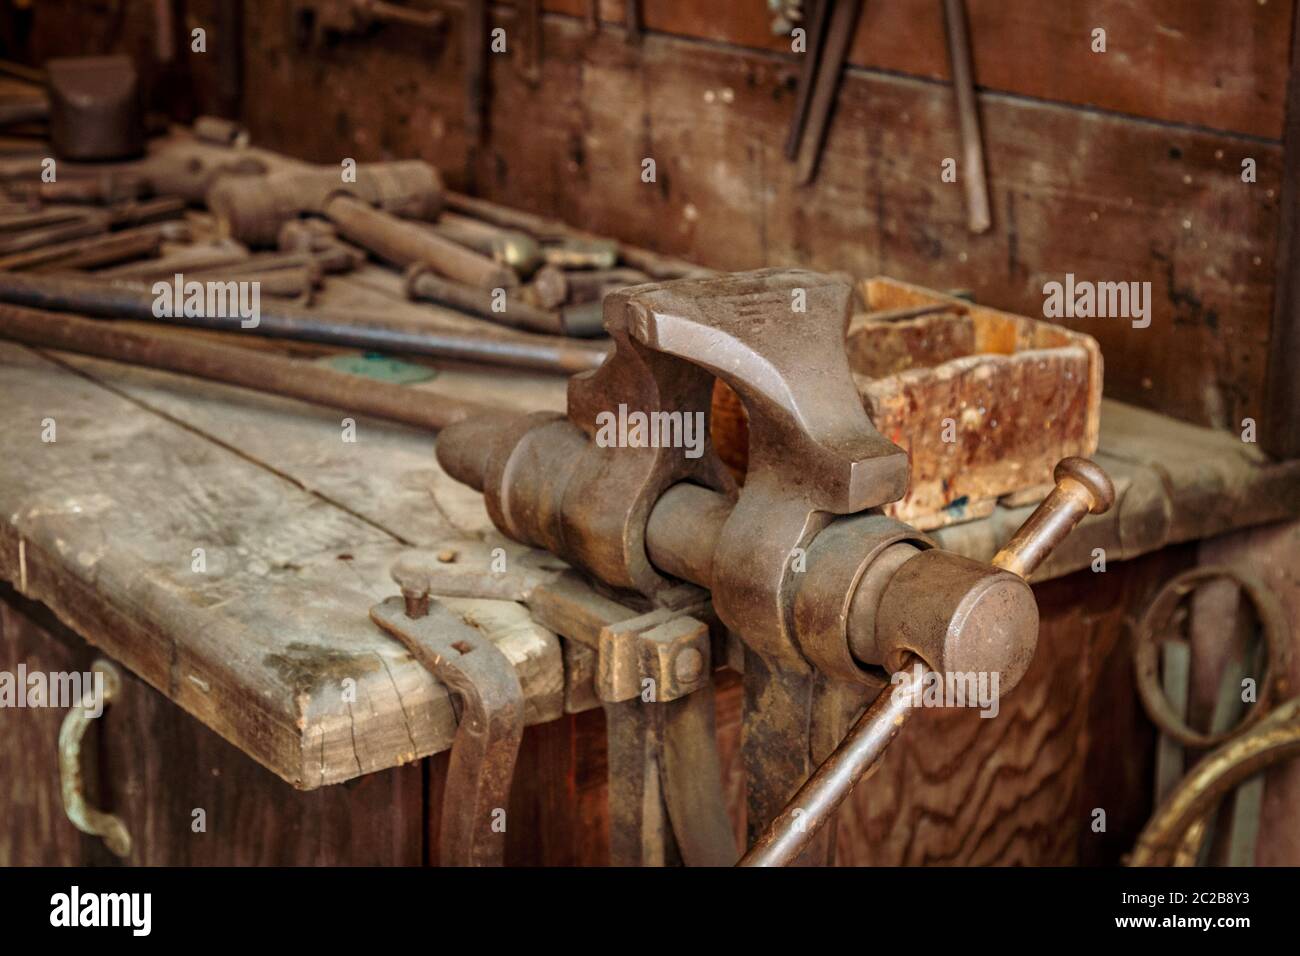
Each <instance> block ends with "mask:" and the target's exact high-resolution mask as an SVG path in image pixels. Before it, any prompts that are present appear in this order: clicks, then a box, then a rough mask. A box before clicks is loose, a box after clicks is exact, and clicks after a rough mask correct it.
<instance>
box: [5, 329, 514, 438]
mask: <svg viewBox="0 0 1300 956" xmlns="http://www.w3.org/2000/svg"><path fill="white" fill-rule="evenodd" d="M0 338H3V339H9V340H10V341H13V342H21V343H23V344H24V345H33V346H36V347H38V348H52V349H61V350H63V351H67V352H78V353H80V354H82V355H94V356H98V357H99V358H106V359H113V360H115V361H118V362H128V363H130V364H132V365H144V366H147V367H149V368H158V369H163V370H165V371H168V372H180V373H181V374H183V375H193V376H195V377H196V378H204V379H208V380H209V381H214V382H223V383H225V384H227V385H239V386H242V387H243V388H251V389H255V390H257V391H261V392H269V393H271V394H274V395H284V396H286V397H288V398H296V399H300V400H302V401H305V402H311V403H313V404H316V405H324V406H326V407H328V408H337V409H340V410H341V411H345V412H350V413H352V414H354V415H370V416H373V417H375V418H382V419H384V420H385V421H391V422H400V423H402V424H404V425H414V426H415V427H417V428H426V429H429V430H430V431H438V430H439V429H441V428H444V427H446V426H447V425H450V424H452V423H453V422H458V421H461V420H462V419H465V418H469V417H471V416H474V415H481V414H484V413H487V412H491V411H493V409H490V408H488V407H487V406H484V405H478V404H475V403H473V402H466V401H463V400H459V399H454V398H445V397H443V396H438V395H433V394H430V393H429V392H422V391H419V390H418V389H412V388H406V387H404V386H401V385H393V384H391V383H388V382H379V381H375V380H373V379H368V378H362V377H361V376H359V375H349V374H348V373H346V372H338V371H335V370H334V369H331V368H325V367H323V366H320V365H317V364H315V363H312V362H303V361H299V360H296V359H291V358H284V357H283V356H279V355H271V354H268V353H265V352H258V351H255V350H253V349H244V348H239V347H237V346H230V345H217V344H215V343H211V342H196V341H193V340H190V339H187V338H183V337H181V336H177V335H166V334H161V335H160V334H158V333H153V332H144V331H139V330H136V329H123V328H121V327H119V326H112V325H108V324H106V323H103V322H96V321H94V320H92V319H84V318H78V317H75V316H70V315H59V314H57V313H54V312H43V311H40V310H38V309H27V308H22V307H21V306H15V305H0Z"/></svg>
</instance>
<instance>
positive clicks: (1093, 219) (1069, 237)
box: [249, 4, 1282, 430]
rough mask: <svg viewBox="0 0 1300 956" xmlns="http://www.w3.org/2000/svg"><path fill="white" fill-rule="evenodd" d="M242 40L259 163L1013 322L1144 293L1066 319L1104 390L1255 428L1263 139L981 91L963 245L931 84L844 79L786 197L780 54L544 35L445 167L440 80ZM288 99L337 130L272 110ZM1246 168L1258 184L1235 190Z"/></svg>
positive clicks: (1270, 196)
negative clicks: (401, 172)
mask: <svg viewBox="0 0 1300 956" xmlns="http://www.w3.org/2000/svg"><path fill="white" fill-rule="evenodd" d="M1273 6H1274V5H1272V4H1270V7H1273ZM935 7H936V9H937V5H935ZM1044 15H1046V14H1044ZM259 42H260V43H261V44H262V49H263V50H264V52H265V54H266V55H265V56H262V57H258V58H257V59H256V60H255V61H253V62H250V71H251V73H250V77H249V79H250V83H252V84H254V85H256V86H257V88H258V89H259V90H260V91H261V92H262V95H261V96H259V97H258V99H257V100H256V101H254V102H252V103H250V116H249V123H250V126H251V128H252V129H253V130H254V132H255V134H256V136H257V138H258V139H259V141H261V142H265V143H267V144H268V145H271V146H278V147H281V148H284V149H286V150H291V151H293V152H294V153H296V154H301V155H304V156H308V157H310V158H312V159H314V160H319V161H327V162H338V160H339V158H340V157H341V156H343V155H354V156H356V157H357V158H358V159H362V160H364V159H377V158H380V157H381V156H382V155H417V156H423V157H426V158H428V159H429V160H431V161H433V162H435V163H437V164H439V165H440V166H442V167H443V168H444V170H445V171H446V172H447V174H448V178H449V179H450V180H451V181H452V182H453V184H455V185H459V186H462V187H463V186H469V185H473V186H476V187H477V188H478V191H479V192H481V193H482V194H483V195H485V196H487V197H488V198H492V199H496V200H499V201H501V202H505V203H508V204H510V205H512V206H517V207H519V208H521V209H527V210H530V211H534V212H538V213H544V214H547V215H553V216H559V217H561V218H564V219H566V220H568V221H570V222H572V223H574V224H576V225H580V226H582V227H584V228H587V229H591V230H593V231H596V232H600V233H605V234H608V235H612V236H616V237H618V238H619V239H621V240H624V241H627V242H631V243H635V244H638V245H642V246H646V247H648V248H651V249H655V250H657V251H661V252H668V253H672V254H675V255H681V256H684V257H687V258H689V259H692V260H694V261H697V262H699V263H700V264H702V265H707V266H712V267H717V268H722V269H750V268H756V267H759V266H763V265H772V264H789V263H791V262H797V263H799V264H801V265H804V266H809V267H812V268H818V269H824V270H843V271H846V272H848V273H850V274H852V275H855V276H869V275H876V274H883V275H891V276H895V277H898V278H902V279H905V280H907V281H911V282H916V283H919V284H921V285H926V286H930V287H932V288H940V289H946V288H953V287H966V288H969V289H972V290H973V291H974V294H975V297H976V299H977V300H978V301H979V302H981V303H986V304H989V305H992V306H996V307H998V308H1003V309H1007V310H1009V311H1012V312H1016V313H1019V314H1024V315H1031V316H1041V315H1042V314H1043V308H1044V294H1043V286H1044V284H1045V283H1047V282H1049V281H1061V280H1063V279H1064V276H1065V275H1066V274H1067V273H1072V274H1074V275H1075V276H1077V277H1078V278H1080V279H1086V280H1090V281H1131V282H1150V283H1151V299H1152V301H1151V325H1150V326H1149V327H1147V328H1140V329H1135V328H1133V327H1132V326H1131V323H1130V322H1129V321H1126V320H1124V319H1110V318H1107V319H1070V320H1066V322H1065V324H1068V325H1069V326H1070V327H1071V328H1073V329H1076V330H1078V331H1082V332H1087V333H1088V334H1090V335H1092V336H1094V337H1095V338H1096V339H1097V340H1098V342H1099V343H1100V344H1101V348H1102V351H1103V353H1104V354H1105V360H1106V391H1107V394H1109V395H1110V396H1111V397H1114V398H1119V399H1121V400H1124V401H1128V402H1132V403H1135V404H1140V405H1143V406H1144V407H1148V408H1154V409H1157V410H1160V411H1163V412H1165V413H1167V414H1171V415H1175V416H1177V417H1180V418H1184V419H1186V420H1189V421H1193V422H1197V423H1201V424H1211V425H1214V426H1216V427H1220V428H1225V429H1226V428H1229V427H1235V428H1236V429H1238V430H1239V428H1240V425H1239V423H1240V421H1241V420H1242V419H1243V418H1246V417H1253V418H1256V420H1259V418H1260V417H1261V414H1262V401H1263V394H1264V369H1265V364H1266V361H1267V356H1268V349H1269V346H1268V329H1269V320H1270V315H1271V313H1272V298H1273V275H1274V262H1273V256H1274V243H1275V240H1276V228H1277V215H1278V203H1279V197H1280V195H1281V176H1282V163H1281V150H1280V148H1279V147H1278V146H1277V145H1276V144H1274V143H1271V142H1262V141H1258V140H1252V139H1243V138H1240V137H1233V136H1228V135H1224V134H1216V133H1211V132H1206V131H1202V130H1198V129H1191V128H1186V127H1172V126H1167V125H1162V124H1158V123H1150V122H1140V121H1135V120H1131V119H1125V118H1122V117H1119V116H1115V115H1111V114H1103V113H1097V112H1087V111H1081V110H1077V109H1070V108H1064V107H1060V106H1056V105H1052V104H1049V103H1043V102H1035V101H1029V100H1025V99H1022V98H1018V97H1014V96H1004V95H995V94H986V95H984V96H983V97H982V102H981V109H982V115H983V121H984V138H985V144H986V149H987V154H988V165H989V176H990V181H991V184H992V200H993V206H994V220H995V222H994V228H993V230H992V231H991V232H989V233H988V234H985V235H983V236H978V237H972V236H971V235H970V234H969V233H968V232H967V229H966V223H965V209H964V204H963V201H962V192H961V186H960V184H958V183H944V182H942V181H941V180H940V166H941V163H942V161H943V159H944V158H945V157H950V156H958V155H960V154H959V151H958V142H957V133H956V127H955V124H954V122H953V116H952V102H951V95H950V92H949V91H948V90H947V89H945V88H944V87H942V86H938V85H935V84H933V83H929V82H923V81H919V80H914V79H909V78H906V77H900V76H895V75H881V74H876V73H870V74H868V73H862V72H860V71H849V73H848V74H847V75H846V77H845V82H844V84H843V88H842V89H841V92H840V98H839V105H838V107H837V110H836V114H835V119H834V123H833V125H832V128H831V130H830V135H829V137H828V140H827V150H826V154H825V155H824V156H823V159H822V163H821V172H820V174H819V177H818V179H817V181H816V182H815V183H814V184H813V185H812V186H811V187H807V188H800V187H797V186H796V185H795V183H794V174H793V169H792V168H791V166H790V165H789V164H788V163H786V162H785V160H784V159H783V158H782V156H781V154H780V149H781V143H782V140H783V138H784V135H785V130H786V126H787V123H788V120H789V116H788V113H789V109H790V102H791V100H792V96H793V82H794V78H795V73H796V66H797V64H795V63H793V62H791V60H789V59H788V58H785V57H777V56H775V55H772V54H768V53H760V52H745V51H738V50H732V49H725V48H717V47H711V46H702V45H700V44H698V43H691V42H687V41H685V40H679V39H673V38H669V37H666V36H663V35H654V34H652V35H650V36H648V37H647V38H646V41H645V43H643V44H642V45H641V46H640V47H639V48H638V50H635V51H633V50H629V49H628V48H627V46H626V45H625V44H624V43H622V42H621V38H619V37H617V36H615V35H613V34H608V35H601V36H598V37H596V38H594V39H588V38H587V37H586V36H585V33H584V32H583V30H582V28H581V26H580V25H579V24H577V23H576V22H573V21H569V20H565V19H555V18H553V19H551V20H549V21H548V23H547V35H546V42H547V51H548V55H547V58H546V62H545V67H544V77H543V83H542V85H541V87H540V88H537V89H533V88H531V87H529V86H528V85H527V84H525V83H523V82H522V81H521V80H520V79H519V77H517V76H516V75H515V74H514V71H513V70H512V69H511V67H510V65H509V64H508V63H505V62H494V64H493V66H494V67H495V72H494V73H493V77H492V81H493V84H494V88H495V90H496V97H497V102H498V103H500V104H509V108H508V109H501V110H499V111H498V113H497V114H496V116H495V119H494V123H493V128H492V130H491V137H490V139H489V143H488V145H487V147H486V148H485V149H483V150H482V151H481V155H479V159H478V161H477V163H476V164H473V165H467V162H468V159H469V157H470V156H471V153H470V150H469V144H468V142H467V140H466V138H465V136H464V131H463V129H461V128H460V126H459V125H458V124H459V114H460V112H461V111H462V105H463V100H462V98H461V94H460V91H459V88H458V86H459V76H458V73H457V69H456V64H455V63H454V61H452V60H446V59H444V60H440V61H437V62H435V63H433V64H427V63H425V62H423V61H421V62H420V63H419V65H418V68H417V67H416V65H415V64H413V63H412V62H411V60H410V58H409V57H408V56H405V55H403V54H402V53H401V52H400V51H397V50H394V49H389V48H388V47H385V46H378V47H370V48H366V49H365V50H364V51H363V50H361V49H359V48H357V47H355V46H354V47H347V48H342V47H341V48H340V49H339V51H338V52H337V59H331V60H330V62H329V63H328V64H325V63H324V62H321V61H317V60H314V59H311V58H300V57H294V56H291V55H289V51H290V50H291V49H292V46H291V41H290V39H289V38H288V37H287V35H286V34H285V29H284V25H283V24H280V23H279V21H278V20H277V21H276V22H274V23H268V24H267V30H266V31H265V33H264V34H263V36H262V38H261V40H260V41H259ZM936 42H940V40H939V37H938V36H936ZM495 59H496V60H498V61H504V60H505V59H506V58H505V57H498V58H495ZM308 88H309V89H314V90H317V91H318V98H319V101H320V102H321V103H322V104H326V105H325V106H323V108H324V109H326V110H327V112H330V113H331V114H332V115H335V116H336V118H337V123H320V122H319V121H318V118H317V116H318V114H317V113H316V112H315V111H311V112H307V111H291V110H282V109H280V108H278V107H277V106H276V105H275V104H277V103H280V102H287V101H291V100H292V99H293V97H295V96H296V95H298V93H297V91H299V90H301V89H308ZM394 102H401V103H403V104H404V107H403V110H402V111H401V116H400V117H395V116H394V115H393V111H392V110H391V109H390V108H389V107H390V105H391V104H392V103H394ZM519 117H527V118H528V119H527V122H520V121H519ZM476 155H478V154H476ZM646 158H652V159H654V160H655V162H656V179H655V181H654V182H651V183H644V182H642V181H641V165H642V161H643V160H644V159H646ZM1245 158H1251V159H1254V160H1255V161H1256V163H1257V182H1255V183H1249V184H1248V183H1243V182H1242V181H1241V162H1242V160H1243V159H1245Z"/></svg>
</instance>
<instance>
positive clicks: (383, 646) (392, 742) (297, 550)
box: [0, 344, 563, 788]
mask: <svg viewBox="0 0 1300 956" xmlns="http://www.w3.org/2000/svg"><path fill="white" fill-rule="evenodd" d="M117 368H118V371H119V372H120V373H122V374H130V373H131V372H134V371H137V370H132V369H128V368H126V367H124V366H121V367H117ZM192 386H193V383H192V382H190V381H189V380H187V379H183V378H178V377H175V376H166V381H165V383H161V384H160V383H158V382H157V381H155V382H154V387H155V388H159V389H161V390H164V391H166V390H171V391H173V392H174V393H175V394H178V395H187V394H189V395H190V396H191V400H193V392H192ZM141 388H142V389H143V388H144V386H143V385H142V386H141ZM0 390H3V391H4V393H5V394H6V395H8V396H12V401H11V403H10V407H9V415H7V416H6V418H5V421H4V422H3V423H2V424H0V429H2V430H3V432H2V433H3V435H4V445H5V448H6V452H7V459H6V468H5V472H4V475H3V479H0V512H2V513H3V514H4V515H6V516H7V520H6V521H5V522H4V523H3V524H0V577H4V578H6V579H8V580H10V581H12V582H14V583H15V585H16V587H17V588H18V590H19V591H20V592H21V593H22V594H24V595H26V596H28V597H32V598H35V599H37V600H40V601H43V602H44V603H46V604H48V605H49V606H50V607H51V608H52V609H53V610H54V611H55V612H56V613H57V614H58V615H59V616H60V618H61V619H62V620H64V621H65V622H66V623H67V624H68V625H69V626H71V627H72V628H74V629H75V630H77V631H78V632H79V633H82V634H85V635H86V636H87V638H88V639H90V640H91V641H92V642H94V643H95V644H97V645H98V646H100V647H101V648H103V649H104V650H105V651H106V652H107V653H109V654H110V655H111V656H113V657H114V658H116V659H118V660H120V661H121V662H122V663H123V664H124V665H125V666H126V667H128V668H130V669H131V670H132V671H134V672H135V673H136V674H138V675H139V676H140V677H142V678H143V679H144V680H146V681H147V682H148V683H149V684H151V685H152V686H153V687H155V688H157V689H158V690H160V691H162V692H163V693H164V694H166V695H167V696H168V697H170V698H171V699H172V700H173V701H175V702H176V703H178V704H180V706H181V707H183V708H184V709H185V710H187V711H188V712H189V713H191V714H193V715H194V716H196V717H198V718H199V719H200V720H201V721H203V722H204V723H206V724H207V725H208V726H209V727H211V728H213V729H214V730H215V731H216V732H217V733H218V734H220V735H221V736H223V737H225V738H226V739H228V740H230V741H231V742H232V743H235V744H236V745H237V746H238V747H239V748H240V749H242V750H244V751H245V752H246V753H248V754H249V755H250V756H252V757H254V758H255V759H256V760H258V761H259V762H261V763H262V764H263V765H265V766H267V767H268V768H270V769H272V770H274V771H275V772H276V773H278V774H279V775H280V776H282V777H283V778H284V779H286V780H288V781H289V782H291V783H293V784H294V785H295V786H298V787H302V788H311V787H317V786H321V785H323V784H328V783H335V782H338V781H341V780H346V779H349V778H351V777H354V776H358V775H360V774H363V773H368V772H371V771H374V770H380V769H384V768H386V767H389V766H392V765H394V764H397V763H403V762H407V761H410V760H414V759H416V758H418V757H420V756H423V755H425V754H428V753H435V752H438V751H440V750H443V749H445V748H446V747H447V746H449V745H450V742H451V738H452V734H453V732H454V729H455V715H454V712H453V709H452V706H451V702H450V700H449V698H448V696H447V692H446V690H445V689H444V688H443V687H442V686H441V685H440V684H438V683H437V682H436V681H434V679H433V678H432V676H431V675H429V674H428V673H427V672H426V671H425V670H424V669H423V668H422V667H420V666H419V665H418V664H416V663H415V662H414V661H413V660H411V659H410V657H409V655H407V654H406V652H405V651H404V650H403V649H401V648H400V645H398V644H397V643H396V642H394V641H391V640H390V639H389V638H387V637H386V636H385V635H383V634H382V633H381V632H379V630H378V629H377V628H375V627H374V626H373V625H372V624H371V623H370V621H369V619H368V617H367V614H366V610H367V609H368V608H369V606H370V605H371V604H372V603H374V602H375V601H377V600H379V599H381V598H382V597H384V596H387V595H388V594H390V593H392V591H393V590H394V586H393V585H392V583H391V581H390V580H389V578H388V567H389V565H390V564H391V562H392V561H393V559H394V558H395V557H396V555H397V554H399V553H400V551H401V550H402V548H403V547H404V545H403V544H402V540H401V539H400V538H399V537H398V536H396V535H395V534H393V533H392V532H390V531H388V530H386V529H385V528H384V527H383V526H382V524H381V523H377V522H375V521H370V520H367V519H366V518H365V517H364V515H362V514H359V513H357V512H354V511H352V510H349V509H347V508H344V507H341V506H339V505H338V504H337V503H334V502H332V501H331V500H330V499H329V497H328V488H327V489H326V490H325V491H313V490H312V489H311V488H310V487H309V486H307V485H305V484H303V483H300V482H298V481H295V480H293V479H291V478H289V477H286V476H285V475H284V474H282V473H277V472H276V471H274V470H272V469H270V468H268V467H266V466H265V465H262V464H261V463H257V462H255V461H254V460H252V459H250V458H249V457H248V453H247V451H245V450H243V449H240V448H239V446H238V445H237V444H220V443H217V442H215V441H213V440H212V439H210V438H207V437H204V436H202V435H200V434H199V433H198V432H196V431H195V430H194V429H193V428H192V427H189V426H186V425H181V424H178V423H176V422H174V421H171V420H169V419H167V418H164V417H161V416H160V415H159V414H158V413H156V412H153V411H150V410H147V409H146V408H144V407H143V406H142V405H141V404H140V403H139V402H136V401H132V400H130V399H128V398H127V397H125V396H124V394H122V393H121V392H120V391H119V392H115V391H110V390H108V389H106V388H105V387H103V386H101V385H99V384H97V383H95V382H93V381H92V380H90V379H88V378H86V377H85V376H82V375H78V374H75V373H73V372H71V371H70V370H68V369H67V368H66V367H61V366H60V365H58V364H56V363H53V362H51V361H50V360H48V359H45V358H41V357H38V356H37V355H35V354H34V353H32V352H30V351H28V350H26V349H21V348H18V347H15V346H10V345H7V344H6V345H2V346H0ZM227 392H228V394H227V395H226V396H225V400H226V403H227V404H229V405H232V406H235V407H237V406H238V405H239V404H240V401H241V399H242V400H243V401H245V402H247V401H252V402H258V401H264V399H263V398H261V397H259V396H253V395H251V393H246V392H240V391H239V390H236V389H227ZM248 414H249V419H248V421H249V423H250V424H249V426H248V427H249V429H250V432H251V431H255V430H257V429H259V428H260V429H261V430H264V431H268V432H271V433H275V432H277V428H276V426H275V422H276V418H277V415H278V416H279V417H280V418H281V419H282V420H283V421H284V422H293V421H294V420H295V419H296V418H298V417H302V418H305V419H307V420H309V421H311V422H312V423H313V425H314V428H315V429H317V431H316V432H314V433H315V434H319V435H326V434H327V435H328V436H329V437H328V438H327V439H326V438H322V440H321V443H320V448H321V454H325V449H327V448H332V446H333V444H335V443H338V444H341V442H340V438H339V426H338V422H337V420H334V419H333V418H332V413H328V412H324V411H323V410H318V409H309V408H305V407H302V406H299V407H297V408H288V409H286V408H284V407H283V406H281V407H280V408H279V409H278V410H277V409H276V408H275V407H273V406H267V405H262V406H260V408H259V410H258V411H250V412H249V413H248ZM45 418H53V419H54V421H55V423H56V427H57V432H56V437H57V440H56V441H55V442H53V443H45V442H42V441H41V440H40V435H41V429H42V427H43V425H42V420H43V419H45ZM252 423H256V424H255V425H254V424H252ZM358 429H359V432H360V433H361V434H363V435H364V434H367V433H369V434H371V435H373V436H374V437H375V438H376V439H379V436H381V435H383V434H384V432H383V429H384V426H381V425H379V424H377V423H372V422H368V421H366V420H361V421H359V422H358ZM278 430H279V431H280V440H281V441H284V442H285V444H286V446H287V445H290V444H292V442H291V441H288V440H287V439H286V436H288V435H292V434H293V430H292V427H291V426H289V427H287V428H281V429H278ZM306 434H308V435H310V434H313V431H312V430H311V429H308V430H307V432H306ZM376 445H377V446H382V445H383V440H382V439H380V440H377V441H376ZM298 447H299V450H300V451H301V452H302V453H304V454H306V452H305V451H303V448H304V446H302V445H300V446H298ZM376 451H380V452H382V451H383V448H382V447H377V448H376ZM419 453H420V446H419V445H418V444H417V445H416V446H415V451H414V452H412V453H411V454H413V455H417V456H418V455H419ZM326 457H328V455H326ZM420 457H421V458H422V464H424V465H425V470H426V471H427V462H428V460H429V459H427V458H423V456H420ZM355 464H356V463H355V462H354V466H355ZM363 470H364V469H363ZM369 470H370V471H371V472H374V471H376V469H374V468H371V469H369ZM376 480H377V481H379V482H381V483H382V482H383V481H384V480H385V479H384V478H377V479H376ZM417 487H418V486H417ZM430 520H433V519H430ZM407 524H409V525H410V526H411V527H412V528H415V527H418V526H419V523H418V519H415V518H412V519H411V520H410V521H408V522H407ZM399 527H402V525H399ZM196 547H201V548H203V549H204V551H205V560H206V571H205V572H204V573H195V572H194V571H193V570H192V568H193V564H192V560H193V559H192V551H193V549H194V548H196ZM462 607H463V606H462ZM472 607H473V610H474V612H475V614H476V617H477V618H478V619H479V620H480V623H481V625H482V626H483V628H484V629H485V630H487V631H488V632H489V633H491V634H493V636H494V638H495V639H497V640H498V643H499V645H500V646H501V647H502V649H503V650H504V651H505V652H506V654H507V656H509V657H510V658H511V659H512V660H513V661H514V662H515V663H516V665H517V666H518V667H519V669H520V679H521V681H522V682H523V684H524V687H525V690H526V692H527V693H528V695H529V697H530V703H531V704H532V709H531V710H530V711H529V713H528V717H529V719H530V720H531V721H533V722H537V721H541V720H546V719H551V718H553V717H555V716H558V715H559V713H560V708H561V706H562V693H563V681H562V675H561V673H560V666H559V647H558V643H557V642H556V640H555V638H554V636H553V635H551V634H550V633H549V632H546V631H544V630H543V629H541V628H538V627H537V626H536V625H533V624H532V623H531V621H530V620H529V619H528V617H527V614H526V612H524V611H523V610H522V608H519V607H518V606H516V605H513V604H510V603H506V602H479V603H478V604H474V605H473V606H472ZM458 609H460V608H459V607H458ZM345 679H351V680H353V681H355V685H356V686H355V699H350V698H351V697H352V695H351V694H347V693H344V691H345V689H347V688H345V686H344V684H343V683H342V682H343V681H344V680H345Z"/></svg>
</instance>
